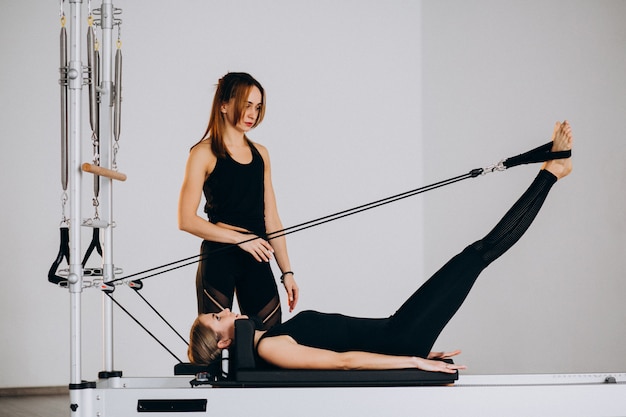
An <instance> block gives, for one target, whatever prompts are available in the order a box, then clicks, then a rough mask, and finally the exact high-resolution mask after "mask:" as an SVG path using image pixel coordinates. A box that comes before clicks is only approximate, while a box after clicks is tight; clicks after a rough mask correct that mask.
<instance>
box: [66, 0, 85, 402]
mask: <svg viewBox="0 0 626 417" xmlns="http://www.w3.org/2000/svg"><path fill="white" fill-rule="evenodd" d="M81 4H82V0H70V7H71V10H70V24H69V28H70V44H69V49H70V51H69V52H70V54H69V55H70V60H69V63H68V75H67V78H68V90H69V107H68V109H69V111H68V125H69V139H68V142H69V143H68V145H69V183H70V198H69V202H70V217H69V221H70V265H69V267H70V272H69V276H68V284H69V292H70V362H71V363H70V387H72V386H76V385H79V384H80V383H81V381H82V378H81V373H82V371H81V295H82V289H83V268H82V265H81V239H80V232H81V228H80V224H81V182H82V181H81V180H82V173H81V168H80V165H81V146H80V142H81V141H80V139H81V137H80V136H81V93H82V88H83V64H82V61H81V36H80V33H81ZM70 392H71V391H70Z"/></svg>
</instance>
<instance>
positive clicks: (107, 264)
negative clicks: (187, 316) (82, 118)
mask: <svg viewBox="0 0 626 417" xmlns="http://www.w3.org/2000/svg"><path fill="white" fill-rule="evenodd" d="M113 25H114V19H113V5H112V3H111V0H103V1H102V6H101V23H100V27H101V29H102V59H101V62H102V70H101V75H102V77H101V84H100V90H99V91H100V132H99V138H100V165H101V166H103V167H105V168H109V169H112V166H111V165H112V149H113V129H112V127H113V122H112V121H113V103H114V97H113ZM100 179H101V181H102V182H101V206H100V207H101V213H100V214H101V216H102V218H103V219H104V220H106V222H107V227H106V228H104V229H103V233H104V238H103V245H104V247H103V248H102V249H103V251H102V262H103V265H102V269H103V279H104V282H109V281H111V280H113V279H114V278H115V276H114V268H113V252H112V249H113V218H112V217H113V180H112V179H110V178H105V177H100ZM102 297H103V301H102V321H103V323H102V331H103V342H104V346H103V362H104V373H103V374H102V375H105V376H107V377H108V376H110V375H111V373H112V372H113V366H114V364H113V302H112V301H111V299H110V298H109V297H108V296H106V294H104V293H103V295H102Z"/></svg>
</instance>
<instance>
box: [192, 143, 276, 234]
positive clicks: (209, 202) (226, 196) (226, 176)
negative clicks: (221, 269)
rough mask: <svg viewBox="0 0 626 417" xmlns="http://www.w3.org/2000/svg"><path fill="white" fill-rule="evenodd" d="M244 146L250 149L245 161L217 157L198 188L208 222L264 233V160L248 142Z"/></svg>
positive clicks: (228, 157)
mask: <svg viewBox="0 0 626 417" xmlns="http://www.w3.org/2000/svg"><path fill="white" fill-rule="evenodd" d="M248 145H249V146H250V149H251V150H252V162H250V163H249V164H240V163H239V162H237V161H235V160H234V159H233V158H232V157H231V156H230V155H228V154H227V155H226V157H225V158H217V163H216V164H215V169H213V172H211V175H209V177H208V178H207V179H206V181H205V182H204V186H203V187H202V190H203V191H204V196H205V198H206V205H205V207H204V212H205V213H207V215H208V217H209V221H210V222H211V223H218V222H222V223H226V224H229V225H232V226H237V227H242V228H244V229H246V230H248V231H250V232H253V233H254V234H256V235H258V236H265V233H266V231H265V204H264V201H265V200H264V193H265V187H264V171H265V163H264V162H263V158H262V157H261V154H260V153H259V151H258V150H257V149H256V148H255V147H254V145H253V144H252V142H250V141H248Z"/></svg>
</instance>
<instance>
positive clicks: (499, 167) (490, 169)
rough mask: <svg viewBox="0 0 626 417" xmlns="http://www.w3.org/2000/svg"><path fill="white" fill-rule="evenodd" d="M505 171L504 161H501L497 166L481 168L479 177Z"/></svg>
mask: <svg viewBox="0 0 626 417" xmlns="http://www.w3.org/2000/svg"><path fill="white" fill-rule="evenodd" d="M505 169H506V167H505V166H504V159H502V160H501V161H500V162H498V163H497V164H492V165H489V166H488V167H485V168H483V172H481V175H486V174H488V173H490V172H493V171H504V170H505Z"/></svg>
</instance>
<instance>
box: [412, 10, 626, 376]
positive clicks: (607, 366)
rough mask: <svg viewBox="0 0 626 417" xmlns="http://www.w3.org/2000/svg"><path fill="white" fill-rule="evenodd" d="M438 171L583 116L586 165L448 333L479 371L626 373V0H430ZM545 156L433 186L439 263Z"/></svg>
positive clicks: (431, 113)
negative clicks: (625, 129)
mask: <svg viewBox="0 0 626 417" xmlns="http://www.w3.org/2000/svg"><path fill="white" fill-rule="evenodd" d="M422 17H423V33H424V44H423V45H424V48H423V55H422V60H423V63H424V67H423V74H424V78H423V90H424V96H423V103H424V107H423V111H424V112H423V119H424V155H425V161H424V164H425V165H424V166H425V173H426V174H425V181H426V182H428V181H430V180H433V179H436V178H440V177H445V176H447V175H449V174H454V173H456V172H459V173H462V172H464V170H466V169H468V170H469V169H471V168H473V167H476V166H483V165H486V164H489V163H492V162H497V161H498V160H499V159H500V158H503V157H508V156H512V155H515V154H517V153H520V152H523V151H525V150H527V149H531V148H533V147H534V146H537V145H540V144H542V143H544V142H547V141H548V140H549V135H550V134H551V132H552V126H553V123H554V121H555V120H559V119H563V118H568V119H569V120H570V121H571V123H572V126H573V130H574V138H575V150H574V172H573V174H572V175H571V176H570V177H568V178H566V179H565V180H564V181H563V182H562V183H559V184H557V186H556V188H555V189H554V190H553V192H552V193H551V195H550V196H549V198H548V200H547V202H546V204H545V206H544V209H543V210H542V212H541V213H540V214H539V217H538V218H537V221H536V223H535V224H534V225H533V226H532V228H531V229H530V230H529V232H528V234H527V235H526V236H524V238H523V239H522V240H521V241H520V242H519V243H518V244H517V245H516V246H515V247H514V248H512V249H511V251H510V252H509V253H507V254H506V255H505V256H504V257H503V258H502V259H500V260H498V261H497V262H495V263H494V264H493V265H492V266H491V267H490V268H489V269H488V270H487V271H485V273H484V275H483V276H482V277H481V278H480V279H479V280H478V282H477V284H476V286H475V287H474V291H473V294H472V295H470V297H469V299H468V302H467V303H466V304H465V305H464V307H463V308H462V309H461V312H460V313H459V314H458V315H457V316H456V317H455V318H454V319H453V321H452V322H451V323H450V325H449V326H448V328H447V329H446V331H445V333H444V334H443V335H442V337H441V338H440V340H439V343H438V345H439V346H440V347H442V348H444V347H447V348H450V347H460V348H461V349H463V350H464V354H463V361H464V362H466V363H467V364H468V365H469V366H470V368H469V370H468V372H471V373H510V372H532V373H544V372H550V373H561V372H595V371H606V372H615V371H624V370H625V369H626V358H624V346H625V338H626V334H625V333H624V322H625V320H626V309H625V308H624V307H623V305H624V303H623V300H622V299H623V295H624V294H625V293H626V280H625V279H624V272H623V271H624V269H625V268H624V267H625V262H626V260H625V256H624V255H625V254H626V252H625V248H626V224H625V221H624V219H625V218H624V207H625V206H626V193H625V192H624V179H625V178H626V175H625V174H626V171H625V166H626V165H625V161H626V145H624V134H623V132H622V125H623V121H624V115H625V112H626V79H625V77H624V74H626V49H625V48H624V47H625V45H626V27H625V26H624V23H623V21H624V17H626V3H624V2H621V1H593V2H591V1H530V2H528V1H508V2H500V1H471V2H466V1H427V2H424V4H423V15H422ZM536 170H537V167H536V166H530V167H518V168H515V169H513V170H510V171H506V172H504V173H498V174H491V175H490V176H487V177H484V178H479V179H476V180H473V181H474V182H473V183H470V182H466V183H462V184H458V185H455V186H452V187H449V188H448V189H445V190H441V191H438V192H434V193H430V194H429V195H428V196H426V197H425V199H424V202H425V235H424V242H425V243H426V252H425V257H426V272H427V273H430V272H432V271H433V270H434V269H435V268H437V267H438V266H439V265H440V264H441V263H442V261H443V260H445V259H446V258H448V257H449V256H450V255H451V253H452V252H453V251H455V250H457V249H459V248H461V247H463V245H465V244H466V243H468V242H470V241H471V240H472V239H477V238H479V237H480V236H482V234H484V233H486V232H487V231H488V230H489V229H490V228H491V227H492V226H493V225H494V224H495V223H494V222H495V221H496V220H497V219H498V218H499V216H501V215H502V214H504V211H505V210H506V209H507V208H508V207H509V206H510V205H511V204H512V202H513V201H514V200H515V199H516V198H517V197H518V196H519V194H520V193H521V192H522V191H523V190H524V189H525V187H526V186H527V184H528V183H529V182H530V180H531V179H532V178H533V177H534V175H535V171H536Z"/></svg>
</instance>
